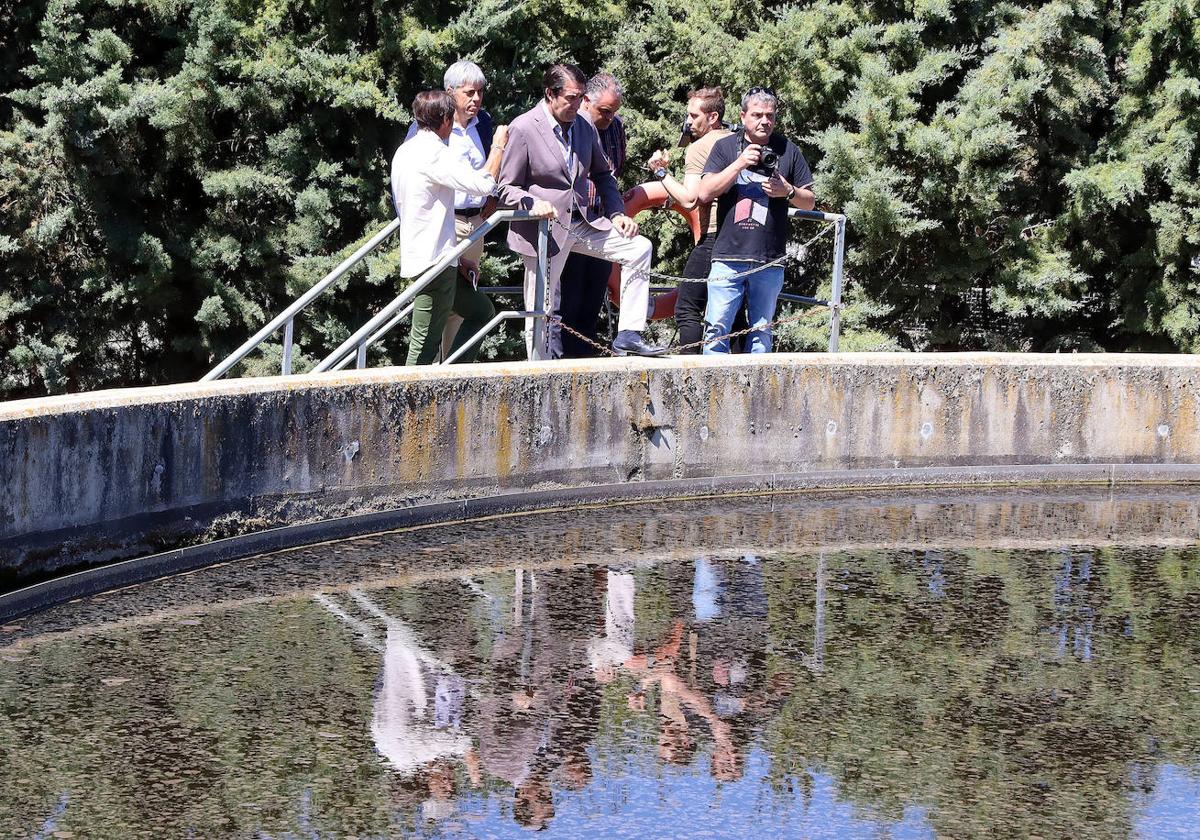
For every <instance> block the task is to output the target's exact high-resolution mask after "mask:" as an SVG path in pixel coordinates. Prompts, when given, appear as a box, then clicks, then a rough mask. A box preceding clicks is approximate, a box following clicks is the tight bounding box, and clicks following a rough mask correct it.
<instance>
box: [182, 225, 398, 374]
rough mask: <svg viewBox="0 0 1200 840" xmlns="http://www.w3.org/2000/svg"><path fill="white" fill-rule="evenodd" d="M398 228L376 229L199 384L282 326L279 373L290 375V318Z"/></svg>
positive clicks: (248, 352)
mask: <svg viewBox="0 0 1200 840" xmlns="http://www.w3.org/2000/svg"><path fill="white" fill-rule="evenodd" d="M399 227H400V220H399V219H392V221H390V222H388V224H387V225H386V226H385V227H384V228H383V229H382V230H380V231H379V232H378V233H376V234H375V235H374V236H372V237H371V238H370V239H369V240H367V242H365V243H364V244H363V245H362V247H360V248H359V249H358V250H357V251H355V252H354V253H353V254H351V255H350V256H348V257H346V259H344V260H342V262H341V263H339V264H338V267H337V268H335V269H334V270H333V271H331V272H329V273H328V274H326V275H325V276H324V277H323V278H322V279H321V280H320V282H318V283H316V284H315V285H314V286H313V287H312V288H311V289H309V290H308V291H307V292H305V293H304V294H302V295H300V297H298V298H296V299H295V300H294V301H292V303H291V305H290V306H288V308H287V309H285V310H283V311H282V312H280V313H279V314H278V315H276V316H275V317H274V318H272V319H271V320H270V321H269V322H268V323H267V325H266V326H265V327H263V328H262V329H260V330H259V331H258V332H256V333H255V334H254V335H252V336H250V338H248V339H246V341H245V343H244V344H242V346H241V347H239V348H238V349H236V350H234V351H233V352H232V353H230V354H229V355H228V356H226V357H225V358H224V359H223V360H222V361H221V362H220V364H218V365H217V366H216V367H214V368H213V369H212V370H210V371H209V372H208V373H206V374H204V376H203V377H201V379H200V381H201V382H211V381H212V380H214V379H220V378H221V377H222V376H224V375H225V374H226V373H228V372H229V369H230V368H232V367H233V366H234V365H236V364H237V363H238V362H240V361H241V360H242V359H244V358H246V356H248V355H249V354H250V351H252V350H253V349H254V348H256V347H258V345H260V344H262V343H263V342H264V341H266V340H267V339H268V338H269V337H270V336H271V334H272V333H274V332H275V331H276V330H277V329H279V328H280V327H285V330H284V342H283V343H284V347H283V365H282V367H283V371H282V372H283V375H284V376H287V375H288V374H289V373H291V367H292V365H291V362H292V319H293V318H295V317H296V315H297V314H299V313H300V311H301V310H303V309H304V307H306V306H308V305H309V304H310V303H312V302H313V301H314V300H315V299H316V298H317V297H318V296H320V295H321V293H322V292H324V291H325V290H326V289H328V288H329V287H330V286H332V285H333V284H334V283H336V282H337V281H338V280H339V279H341V277H342V275H343V274H345V273H346V272H347V271H349V270H350V269H351V268H353V267H354V266H355V265H357V264H358V263H359V261H360V260H362V259H363V258H364V257H365V256H367V254H369V253H371V252H372V251H374V250H375V249H376V248H377V247H379V244H380V243H381V242H383V241H384V240H386V239H387V238H388V237H389V236H391V235H392V234H393V233H395V232H396V231H397V230H398V229H399Z"/></svg>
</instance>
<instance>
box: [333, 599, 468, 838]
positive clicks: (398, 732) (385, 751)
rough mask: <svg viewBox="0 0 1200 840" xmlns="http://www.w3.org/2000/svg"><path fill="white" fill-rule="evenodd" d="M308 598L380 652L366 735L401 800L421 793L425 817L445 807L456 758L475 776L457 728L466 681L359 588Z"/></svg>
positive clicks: (449, 803) (445, 811) (449, 808)
mask: <svg viewBox="0 0 1200 840" xmlns="http://www.w3.org/2000/svg"><path fill="white" fill-rule="evenodd" d="M316 600H317V601H318V603H320V604H321V605H322V606H324V607H325V608H326V609H327V610H329V611H330V612H331V613H333V614H334V615H335V616H337V617H338V618H339V619H341V620H342V621H343V622H345V623H346V624H348V625H350V626H351V627H353V628H354V629H355V630H357V631H358V632H359V634H360V637H361V639H362V640H363V641H364V643H365V644H367V645H368V646H369V647H371V648H372V649H374V650H377V651H380V652H381V653H382V656H383V663H382V669H381V674H380V679H379V682H378V683H377V687H376V694H375V702H374V708H373V714H372V718H371V737H372V739H373V741H374V743H375V749H376V750H377V751H378V752H379V754H380V755H381V756H383V758H384V759H386V760H387V762H388V764H389V765H390V766H391V767H392V769H393V770H395V772H396V774H397V777H396V791H395V792H396V794H397V795H398V797H399V798H400V799H402V800H406V799H409V798H410V797H414V796H424V800H423V801H422V802H421V812H422V814H423V816H424V817H425V818H426V819H441V818H443V817H446V816H449V815H451V814H453V813H454V810H455V807H454V798H455V794H456V783H455V767H456V765H457V764H458V763H459V762H462V763H463V764H465V765H466V768H467V773H468V776H469V777H470V779H471V781H472V784H474V785H476V786H478V785H479V783H480V776H479V772H478V761H477V758H476V755H475V751H474V749H473V747H472V742H471V739H470V737H468V736H467V734H466V733H465V732H464V731H463V714H464V708H465V705H466V700H467V684H466V680H464V679H463V677H462V676H461V675H459V674H458V673H457V672H456V671H455V669H454V668H452V667H451V666H450V665H448V664H447V663H445V662H444V661H442V660H441V659H439V658H438V657H437V656H435V655H434V654H433V653H431V652H430V651H429V650H427V649H426V648H425V647H424V646H423V645H422V644H421V642H420V641H418V639H417V636H416V635H415V633H414V632H413V630H412V629H411V628H410V627H409V626H408V625H407V624H406V623H404V622H402V621H400V620H399V619H397V618H395V617H394V616H393V615H391V614H389V613H388V612H387V611H386V610H384V609H383V608H381V607H380V606H379V604H378V603H376V601H375V600H374V599H372V598H371V597H369V596H368V595H366V594H365V593H363V592H358V591H352V592H351V593H350V597H349V600H348V602H342V603H339V602H338V601H335V600H334V599H333V598H332V597H330V596H327V595H321V596H317V599H316ZM352 612H353V613H358V614H360V615H365V616H368V617H369V618H368V619H366V620H364V619H362V618H358V617H355V615H352V614H351V613H352ZM378 622H381V623H382V624H383V626H384V627H385V628H386V635H385V639H384V643H383V644H382V645H380V644H379V641H378V638H377V634H376V631H375V628H374V626H372V625H375V626H377V623H378ZM414 804H415V803H414Z"/></svg>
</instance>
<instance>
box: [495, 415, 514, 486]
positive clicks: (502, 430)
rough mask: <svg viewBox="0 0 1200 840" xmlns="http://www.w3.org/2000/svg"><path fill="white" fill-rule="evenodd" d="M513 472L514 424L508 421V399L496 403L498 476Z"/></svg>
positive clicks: (505, 475) (501, 476)
mask: <svg viewBox="0 0 1200 840" xmlns="http://www.w3.org/2000/svg"><path fill="white" fill-rule="evenodd" d="M511 472H512V426H511V425H510V424H509V421H508V400H507V399H504V398H503V397H502V398H501V399H499V400H498V401H497V403H496V477H497V478H505V477H507V476H508V474H509V473H511Z"/></svg>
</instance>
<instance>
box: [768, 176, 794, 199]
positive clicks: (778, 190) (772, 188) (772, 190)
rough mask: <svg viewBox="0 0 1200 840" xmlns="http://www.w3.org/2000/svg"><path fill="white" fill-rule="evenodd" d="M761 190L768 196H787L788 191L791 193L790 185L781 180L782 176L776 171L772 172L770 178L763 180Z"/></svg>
mask: <svg viewBox="0 0 1200 840" xmlns="http://www.w3.org/2000/svg"><path fill="white" fill-rule="evenodd" d="M762 188H763V192H765V193H766V194H767V197H768V198H787V197H788V193H793V192H795V190H793V189H792V185H791V184H789V183H788V182H787V181H785V180H783V176H782V175H780V174H779V173H778V172H776V173H774V174H773V175H772V176H771V177H770V178H768V179H767V180H766V181H764V182H763V185H762Z"/></svg>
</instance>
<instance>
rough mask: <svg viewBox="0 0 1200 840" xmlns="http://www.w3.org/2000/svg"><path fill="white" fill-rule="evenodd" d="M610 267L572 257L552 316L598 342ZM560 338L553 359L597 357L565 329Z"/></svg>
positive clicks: (563, 274)
mask: <svg viewBox="0 0 1200 840" xmlns="http://www.w3.org/2000/svg"><path fill="white" fill-rule="evenodd" d="M612 266H613V264H612V263H610V262H607V261H605V260H601V259H597V258H596V257H590V256H588V255H587V254H571V255H570V256H569V257H567V262H566V265H565V266H564V267H563V273H562V285H561V286H560V287H559V305H558V311H557V312H556V313H555V314H556V315H558V316H560V317H561V318H562V321H563V323H564V324H566V325H567V326H569V327H571V328H572V329H576V330H579V332H581V333H583V334H584V335H586V336H587V337H588V338H590V339H592V340H593V341H599V338H598V333H597V325H598V324H599V321H600V307H602V306H603V305H604V292H605V290H606V289H607V288H608V278H609V275H611V274H612ZM705 276H707V275H705ZM561 335H562V352H561V354H560V355H557V356H555V358H563V359H587V358H590V357H592V356H598V355H599V353H598V352H597V350H596V348H594V347H592V346H591V345H589V344H587V343H586V342H584V341H581V340H580V339H578V338H576V337H575V336H573V335H571V334H570V333H569V332H567V331H566V330H563V331H562V333H561ZM601 343H602V344H607V343H608V342H606V341H605V342H601ZM555 349H557V348H551V355H554V353H553V351H554V350H555Z"/></svg>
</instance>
